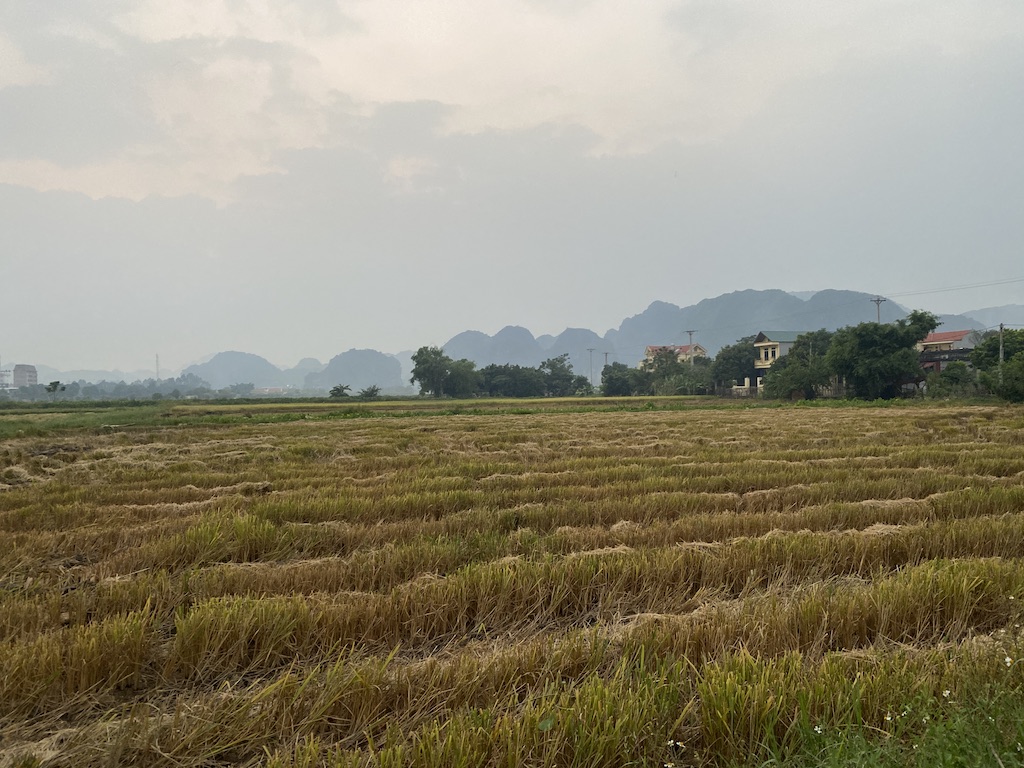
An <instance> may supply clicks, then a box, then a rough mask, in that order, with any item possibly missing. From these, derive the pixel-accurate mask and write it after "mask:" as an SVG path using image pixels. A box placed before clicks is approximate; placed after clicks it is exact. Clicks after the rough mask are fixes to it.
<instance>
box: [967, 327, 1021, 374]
mask: <svg viewBox="0 0 1024 768" xmlns="http://www.w3.org/2000/svg"><path fill="white" fill-rule="evenodd" d="M1021 352H1024V328H1022V329H1014V328H1005V329H1003V360H1004V361H1006V360H1009V359H1010V358H1011V357H1014V356H1016V355H1017V354H1019V353H1021ZM971 365H973V366H974V367H975V368H977V369H978V370H979V371H994V370H995V369H996V368H998V367H999V331H989V332H987V333H986V334H985V335H984V337H983V338H982V341H981V343H980V344H978V345H977V346H976V347H975V348H974V351H973V352H971Z"/></svg>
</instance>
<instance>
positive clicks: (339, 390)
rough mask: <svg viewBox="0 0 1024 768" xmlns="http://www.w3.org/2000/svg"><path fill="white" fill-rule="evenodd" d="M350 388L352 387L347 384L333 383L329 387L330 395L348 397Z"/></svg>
mask: <svg viewBox="0 0 1024 768" xmlns="http://www.w3.org/2000/svg"><path fill="white" fill-rule="evenodd" d="M350 389H352V387H350V386H349V385H348V384H335V385H334V386H333V387H331V397H348V393H349V390H350Z"/></svg>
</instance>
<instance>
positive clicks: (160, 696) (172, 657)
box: [0, 401, 1024, 768]
mask: <svg viewBox="0 0 1024 768" xmlns="http://www.w3.org/2000/svg"><path fill="white" fill-rule="evenodd" d="M590 402H595V401H590ZM446 407H447V408H448V410H440V409H438V410H436V411H434V412H432V411H430V410H429V408H425V407H424V406H421V405H419V404H415V405H406V406H402V405H401V404H399V405H394V404H392V405H391V406H388V407H384V406H379V407H376V408H366V409H352V408H349V409H348V410H345V411H341V410H339V409H338V408H334V409H331V408H325V407H322V406H320V405H317V406H316V407H310V408H308V409H303V408H301V407H299V408H291V407H282V408H277V409H275V408H272V407H268V408H244V407H232V406H226V407H223V408H220V407H218V406H202V407H199V406H196V407H192V406H161V407H159V408H158V407H156V406H153V407H147V408H149V409H148V410H146V409H135V411H134V412H133V411H131V409H128V410H126V411H124V412H119V413H117V414H116V415H113V416H111V415H110V414H88V413H75V414H63V415H61V414H55V413H50V412H48V413H47V414H46V415H45V416H46V417H45V418H43V417H42V416H38V415H32V414H28V415H26V414H21V415H18V414H5V413H0V435H3V438H2V442H0V765H16V766H114V765H133V766H168V767H170V766H175V767H178V768H190V767H193V766H222V765H244V766H250V765H252V766H255V765H267V766H276V767H279V768H285V767H286V766H289V767H290V766H302V767H307V766H321V765H324V766H351V767H353V768H355V767H356V766H367V767H369V766H381V767H382V768H386V767H391V766H394V767H397V766H424V767H425V766H437V767H438V768H441V767H448V766H466V767H467V768H468V767H470V766H495V767H498V766H509V767H511V766H538V767H540V766H544V767H547V766H551V767H554V766H559V767H565V768H569V767H570V766H571V767H582V766H656V767H658V768H664V766H679V767H682V766H704V765H707V766H733V765H744V766H760V765H799V766H816V765H893V766H897V765H900V766H902V765H921V766H925V765H929V766H931V765H1021V764H1022V755H1024V746H1022V744H1024V725H1022V723H1024V635H1022V633H1021V625H1022V624H1024V610H1022V607H1021V604H1022V603H1024V559H1022V558H1024V410H1022V409H1021V408H1019V407H1016V408H1014V407H1008V406H998V405H992V406H967V405H964V406H957V405H945V406H935V405H898V406H894V407H853V406H829V407H795V406H794V407H782V408H779V407H749V406H747V407H723V406H720V405H718V406H714V407H712V406H710V405H707V404H702V403H699V402H698V403H685V402H683V403H681V402H680V401H674V402H664V401H650V402H648V401H640V402H637V403H635V404H634V406H633V407H630V406H629V405H628V404H625V405H623V404H621V403H620V404H618V405H616V406H615V407H609V408H606V409H601V408H586V407H582V406H580V405H579V403H572V402H565V403H562V404H559V403H544V404H541V405H537V407H535V408H532V409H531V407H529V406H528V405H527V406H523V405H519V406H512V405H508V404H506V405H505V406H503V407H493V408H490V409H489V410H488V409H474V408H473V406H472V405H471V404H467V405H466V410H465V411H464V412H452V411H451V404H448V406H446ZM514 407H515V408H518V412H513V410H512V409H513V408H514ZM111 418H116V419H117V423H107V422H108V421H109V420H110V419H111Z"/></svg>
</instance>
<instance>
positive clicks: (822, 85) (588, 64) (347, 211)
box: [0, 0, 1024, 370]
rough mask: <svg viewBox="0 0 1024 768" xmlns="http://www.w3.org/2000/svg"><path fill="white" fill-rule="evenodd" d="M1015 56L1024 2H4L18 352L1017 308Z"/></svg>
mask: <svg viewBox="0 0 1024 768" xmlns="http://www.w3.org/2000/svg"><path fill="white" fill-rule="evenodd" d="M1022 38H1024V3H1021V2H1020V0H913V1H903V0H859V1H858V2H853V1H852V0H849V1H844V2H838V1H832V2H814V3H808V2H806V0H800V2H796V1H795V0H789V1H787V0H776V1H773V2H753V1H752V0H747V1H746V2H738V1H736V0H683V1H680V0H648V1H647V2H644V3H624V2H605V1H604V0H501V1H500V2H499V1H498V0H448V1H447V2H443V3H442V2H436V1H435V0H372V2H371V1H370V0H338V1H335V0H296V1H295V2H287V1H284V0H262V1H260V0H253V1H252V2H247V1H246V0H176V2H167V1H166V0H131V1H130V2H129V1H128V0H123V1H122V0H110V1H109V2H100V1H98V0H97V1H95V2H89V1H87V0H53V2H7V3H3V4H0V301H2V306H3V313H2V317H3V320H2V321H0V358H2V360H3V362H4V367H7V364H8V363H9V362H26V363H37V364H40V363H41V364H45V365H51V366H54V367H57V368H63V369H70V368H103V367H108V368H109V367H120V368H122V369H129V370H130V369H137V368H152V367H153V359H154V355H155V354H158V353H159V354H160V358H161V363H162V366H163V367H164V368H165V369H173V368H177V367H181V366H184V365H186V364H188V363H190V362H193V361H195V360H196V359H199V358H201V357H204V356H207V355H209V354H210V353H213V352H217V351H221V350H226V349H236V350H241V351H247V352H254V353H256V354H260V355H263V356H265V357H267V358H268V359H270V360H271V361H273V362H275V363H278V364H282V365H292V364H294V363H295V362H296V361H297V360H298V359H299V358H300V357H305V356H313V357H318V358H320V359H321V360H327V359H329V358H330V357H332V356H333V355H335V354H337V353H339V352H342V351H344V350H346V349H349V348H351V347H357V348H363V347H372V348H377V349H381V350H383V351H389V352H397V351H399V350H403V349H410V348H416V347H419V346H421V345H424V344H441V343H443V342H445V341H446V340H447V339H448V338H450V337H451V336H453V335H454V334H456V333H458V332H460V331H463V330H467V329H476V330H481V331H484V332H487V333H494V332H495V331H497V330H498V329H500V328H501V327H503V326H505V325H509V324H515V325H524V326H526V327H527V328H529V329H530V330H531V331H533V332H534V333H535V334H538V335H539V334H541V333H558V332H560V331H561V330H563V329H564V328H566V327H567V326H573V327H589V328H592V329H594V330H596V331H597V332H598V333H604V331H606V330H607V329H608V328H609V327H613V326H617V325H618V324H619V323H620V322H621V320H622V319H623V318H624V317H627V316H630V315H633V314H636V313H638V312H641V311H642V310H643V309H644V308H645V307H647V305H648V304H650V302H651V301H654V300H662V301H668V302H672V303H674V304H678V305H680V306H685V305H687V304H692V303H695V302H697V301H699V300H701V299H703V298H707V297H712V296H717V295H719V294H722V293H726V292H730V291H734V290H740V289H745V288H783V289H785V290H793V291H806V290H818V289H822V288H846V289H853V290H862V291H866V292H872V293H876V292H877V293H882V294H886V295H890V296H893V297H894V298H896V299H897V300H898V301H900V303H903V304H906V305H908V306H915V307H921V308H927V309H932V310H935V311H963V310H967V309H971V308H980V307H987V306H995V305H1001V304H1009V303H1024V282H1022V281H1020V280H1019V278H1024V44H1022V43H1024V40H1022ZM1015 279H1016V280H1017V281H1016V282H1011V281H1013V280H1015ZM979 283H998V284H997V285H989V286H985V287H975V288H962V289H960V290H955V291H948V292H943V293H926V294H919V295H908V294H912V293H913V292H918V291H935V290H937V289H943V288H951V287H961V286H974V285H977V284H979Z"/></svg>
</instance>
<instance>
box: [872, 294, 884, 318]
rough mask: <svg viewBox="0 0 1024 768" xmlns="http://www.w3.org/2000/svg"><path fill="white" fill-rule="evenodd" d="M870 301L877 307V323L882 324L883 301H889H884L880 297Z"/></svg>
mask: <svg viewBox="0 0 1024 768" xmlns="http://www.w3.org/2000/svg"><path fill="white" fill-rule="evenodd" d="M870 301H871V302H872V303H873V304H874V305H875V322H877V323H881V322H882V302H883V301H888V299H883V298H882V297H881V296H878V297H876V298H874V299H870Z"/></svg>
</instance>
